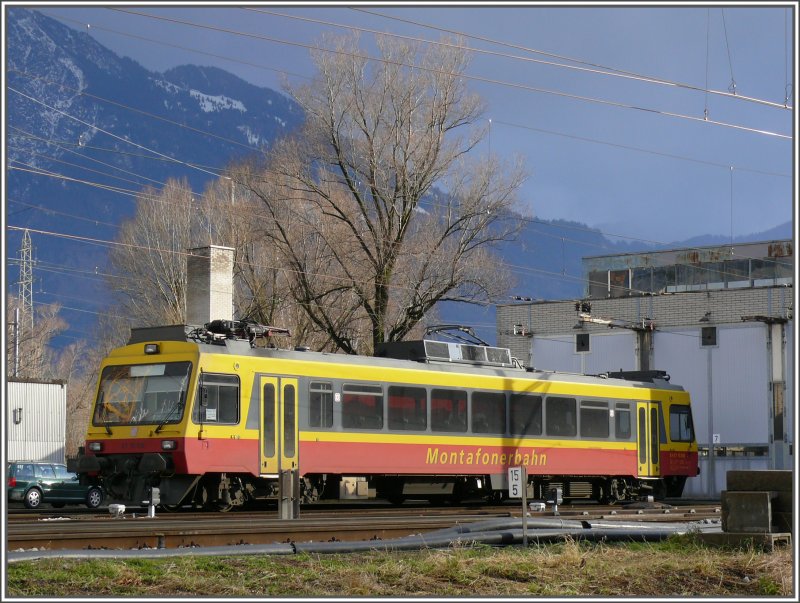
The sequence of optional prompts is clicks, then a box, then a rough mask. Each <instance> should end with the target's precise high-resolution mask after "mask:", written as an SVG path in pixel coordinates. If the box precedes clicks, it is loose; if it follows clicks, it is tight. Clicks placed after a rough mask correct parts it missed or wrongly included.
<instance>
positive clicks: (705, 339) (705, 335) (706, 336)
mask: <svg viewBox="0 0 800 603" xmlns="http://www.w3.org/2000/svg"><path fill="white" fill-rule="evenodd" d="M700 345H702V346H703V347H705V346H715V345H717V327H703V328H702V329H701V330H700Z"/></svg>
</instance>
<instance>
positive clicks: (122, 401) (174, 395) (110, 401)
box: [92, 362, 192, 427]
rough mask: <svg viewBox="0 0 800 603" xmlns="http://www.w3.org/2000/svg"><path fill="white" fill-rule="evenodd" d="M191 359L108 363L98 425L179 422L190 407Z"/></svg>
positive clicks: (97, 413) (102, 380) (96, 419)
mask: <svg viewBox="0 0 800 603" xmlns="http://www.w3.org/2000/svg"><path fill="white" fill-rule="evenodd" d="M191 372H192V363H191V362H162V363H160V364H126V365H118V366H107V367H106V368H104V369H103V374H102V375H101V376H100V390H99V392H98V395H97V403H96V404H95V409H94V417H93V421H92V423H93V424H94V425H98V426H103V425H105V426H106V427H108V426H111V425H142V424H156V425H165V424H167V423H178V422H179V421H180V420H181V419H182V418H183V411H184V409H185V408H186V392H187V390H188V387H189V376H190V375H191Z"/></svg>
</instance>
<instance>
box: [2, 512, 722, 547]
mask: <svg viewBox="0 0 800 603" xmlns="http://www.w3.org/2000/svg"><path fill="white" fill-rule="evenodd" d="M275 514H276V512H275V509H274V508H273V509H272V510H271V511H270V509H265V510H264V511H259V512H235V513H227V514H218V513H215V514H211V513H190V512H178V513H166V512H160V513H157V514H156V516H155V517H148V515H147V511H146V509H139V510H135V511H132V512H131V511H129V512H127V513H125V514H124V515H123V516H122V517H112V516H111V515H109V514H108V513H107V512H106V513H101V512H98V511H94V512H92V513H85V512H80V513H63V512H58V513H56V512H55V511H54V512H52V513H46V512H38V513H35V514H32V513H9V516H8V522H7V529H6V538H7V546H8V550H9V551H19V550H32V549H37V550H63V549H73V550H81V549H165V548H183V547H200V546H225V545H243V544H270V543H289V542H309V541H314V542H329V541H359V540H386V539H390V538H397V537H401V536H408V535H410V534H424V533H426V532H431V531H435V530H440V529H443V528H449V527H452V526H454V525H457V524H465V523H472V522H476V521H482V520H486V519H493V518H513V517H521V515H522V509H521V507H520V506H517V505H513V504H507V505H501V506H491V507H459V508H447V509H443V508H432V507H422V506H420V507H405V506H403V507H388V506H385V507H377V506H376V507H367V508H364V507H361V508H357V507H342V508H338V509H331V508H319V509H316V508H313V507H312V508H308V509H305V508H304V509H303V510H301V517H300V518H299V519H296V520H280V519H277V518H275ZM529 516H530V517H532V518H557V519H563V520H573V521H574V520H579V521H583V520H585V521H589V520H605V521H613V522H620V523H627V524H630V523H633V522H635V523H644V522H670V523H671V522H693V521H700V520H703V519H710V520H715V519H719V518H720V516H721V513H720V508H719V506H718V505H715V504H702V505H688V506H687V505H680V506H673V505H659V504H656V505H652V504H650V505H647V504H642V505H636V504H633V505H627V506H625V507H618V506H615V507H607V506H600V505H560V506H559V507H558V515H557V516H556V515H554V512H553V510H552V509H548V510H546V511H541V512H531V513H530V514H529Z"/></svg>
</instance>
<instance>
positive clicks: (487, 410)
mask: <svg viewBox="0 0 800 603" xmlns="http://www.w3.org/2000/svg"><path fill="white" fill-rule="evenodd" d="M505 432H506V396H505V394H495V393H490V392H473V393H472V433H501V434H502V433H505Z"/></svg>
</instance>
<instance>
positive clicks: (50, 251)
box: [6, 8, 792, 343]
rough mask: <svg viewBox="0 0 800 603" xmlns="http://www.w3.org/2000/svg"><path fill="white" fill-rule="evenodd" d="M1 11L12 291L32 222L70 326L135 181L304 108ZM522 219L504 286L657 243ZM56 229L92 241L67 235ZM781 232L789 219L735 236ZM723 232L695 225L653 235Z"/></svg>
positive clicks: (546, 293) (531, 283)
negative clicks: (693, 229)
mask: <svg viewBox="0 0 800 603" xmlns="http://www.w3.org/2000/svg"><path fill="white" fill-rule="evenodd" d="M6 17H7V18H6V48H7V55H6V61H7V73H6V83H7V93H6V99H7V105H6V115H7V129H6V141H7V171H6V195H7V225H8V226H9V227H10V228H9V229H8V230H7V250H8V254H9V260H10V261H9V266H8V268H9V270H8V272H7V274H8V276H7V282H8V284H9V291H10V292H14V293H15V292H16V284H17V280H18V270H17V264H16V263H15V262H14V258H15V257H16V255H17V253H16V250H18V249H19V246H20V241H21V237H22V234H21V231H20V230H19V229H21V228H29V229H32V230H33V231H34V232H33V233H32V235H31V237H32V240H33V244H34V247H35V252H36V260H37V263H36V265H35V267H34V276H35V279H36V283H35V286H34V298H35V301H37V302H41V303H50V302H53V301H59V302H61V303H62V305H63V306H64V309H63V310H62V312H63V313H64V315H65V319H66V320H67V321H68V322H69V323H70V324H71V325H72V326H73V331H78V332H80V331H81V330H82V329H88V327H89V326H90V325H91V323H92V321H93V318H94V316H93V315H92V313H91V310H90V311H89V312H87V311H86V309H85V308H86V304H85V302H86V300H92V302H93V303H95V304H96V306H97V310H100V309H101V307H102V304H103V301H104V300H106V299H107V292H106V291H105V288H104V281H103V278H102V277H101V276H100V275H101V274H102V272H104V270H105V268H104V266H105V260H106V254H107V248H106V246H105V245H104V244H103V243H102V242H103V241H108V240H113V239H114V238H115V236H116V231H117V227H118V225H119V224H120V222H121V221H122V220H124V219H125V218H127V217H129V216H131V215H132V214H133V209H134V203H133V198H134V195H135V193H136V192H137V191H139V190H141V189H142V187H144V186H146V185H152V186H155V187H159V186H160V185H161V183H163V182H165V181H166V180H167V179H168V178H170V177H172V178H184V177H185V178H186V179H187V180H188V181H189V183H190V185H191V187H192V189H193V190H195V191H197V192H198V193H199V192H201V191H202V190H203V188H204V186H205V185H206V184H207V183H208V182H209V181H210V180H212V179H214V178H215V172H218V171H220V170H221V169H223V168H224V167H225V166H226V165H227V164H229V163H230V162H232V161H234V160H236V159H237V158H241V157H244V156H247V155H250V154H253V153H257V152H258V151H259V150H260V149H264V148H268V147H269V146H270V145H271V144H272V142H273V141H274V140H275V139H276V138H278V137H280V136H282V135H284V134H288V133H290V132H292V130H294V129H295V128H297V127H298V126H299V125H300V123H301V121H302V111H301V109H300V107H299V106H298V105H297V104H296V103H294V102H293V101H292V100H291V99H289V98H287V97H285V96H284V95H282V94H280V93H278V92H275V91H274V90H271V89H268V88H262V87H258V86H254V85H252V84H249V83H247V82H245V81H243V80H241V79H239V78H238V77H236V76H234V75H231V74H230V73H228V72H226V71H223V70H221V69H216V68H211V67H198V66H194V65H184V66H181V67H176V68H174V69H170V70H168V71H166V72H164V73H155V72H151V71H148V70H146V69H144V68H143V67H142V66H141V65H139V64H138V63H136V62H135V61H132V60H130V59H127V58H123V57H119V56H117V55H116V54H114V53H113V52H111V51H110V50H108V49H107V48H105V47H103V46H102V45H100V44H98V43H97V42H96V41H95V40H94V39H93V38H92V37H91V36H89V35H88V34H86V33H83V32H78V31H75V30H73V29H71V28H69V27H66V26H64V25H62V24H61V23H59V22H58V21H56V20H54V19H50V18H48V17H45V16H43V15H42V14H40V13H38V12H36V11H30V10H25V9H21V8H9V9H7V13H6ZM47 174H50V175H47ZM526 219H527V218H526ZM527 220H528V223H527V224H526V227H525V228H524V229H523V230H522V232H521V234H520V236H519V238H518V239H517V240H515V241H513V242H507V243H504V244H502V245H500V246H498V248H497V251H498V253H499V254H500V256H501V257H502V259H503V261H504V262H505V263H506V264H508V265H510V266H513V267H514V272H515V274H516V275H517V280H518V283H517V286H516V287H515V289H514V291H513V292H512V294H513V295H519V296H523V297H530V298H534V299H572V298H579V297H581V296H582V295H583V284H582V277H583V273H582V266H581V258H582V257H584V256H591V255H608V254H614V253H629V252H636V251H647V250H653V249H656V247H654V246H649V245H646V244H644V243H639V242H635V241H611V240H609V239H608V238H607V237H606V236H604V234H603V233H602V232H601V231H600V230H598V229H595V228H590V227H588V226H586V225H584V224H580V223H576V222H568V221H563V220H538V219H527ZM66 234H69V235H70V236H73V237H83V238H84V239H91V240H77V241H76V240H74V239H73V240H71V241H69V242H66V241H65V239H64V235H66ZM791 237H792V227H791V223H787V224H784V225H781V226H780V227H776V229H773V231H768V232H766V233H760V234H757V235H751V236H749V237H743V238H737V239H735V241H736V242H739V241H745V240H748V241H753V240H771V239H786V238H791ZM726 242H727V240H726V239H725V237H705V238H696V239H691V240H688V241H683V242H675V243H670V244H668V245H665V246H663V247H667V248H673V247H674V248H677V247H693V246H703V245H713V244H720V243H726ZM91 267H95V268H94V270H92V268H91ZM87 272H89V273H92V274H87ZM94 273H97V275H95V274H94ZM78 277H79V278H78ZM76 283H78V284H79V285H77V286H76ZM70 300H77V301H80V302H81V303H77V301H73V302H70ZM509 301H510V299H509ZM76 306H80V307H76ZM439 315H440V316H441V317H442V322H447V323H458V324H469V325H472V326H475V327H476V331H477V332H478V333H479V335H480V336H481V337H482V338H483V339H485V340H487V341H489V342H492V341H494V339H495V318H494V307H493V306H490V307H487V308H476V307H471V306H465V305H463V304H446V305H444V306H443V307H442V308H440V310H439ZM75 336H78V335H75ZM68 342H69V339H67V340H65V341H63V342H62V343H68Z"/></svg>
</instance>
